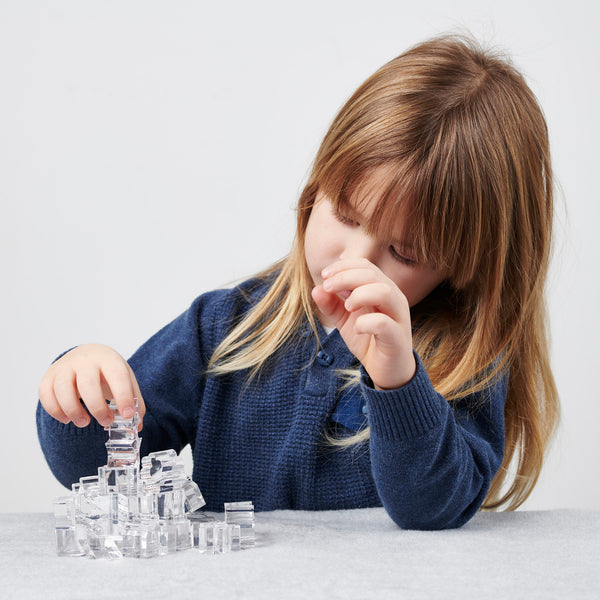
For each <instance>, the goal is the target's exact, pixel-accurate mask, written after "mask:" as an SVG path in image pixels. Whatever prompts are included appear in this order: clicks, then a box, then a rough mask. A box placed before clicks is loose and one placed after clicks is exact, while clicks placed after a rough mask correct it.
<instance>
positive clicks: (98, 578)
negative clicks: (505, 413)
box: [0, 509, 600, 600]
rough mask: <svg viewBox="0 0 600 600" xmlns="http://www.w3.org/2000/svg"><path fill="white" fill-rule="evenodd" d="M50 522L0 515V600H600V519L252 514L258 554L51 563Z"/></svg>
mask: <svg viewBox="0 0 600 600" xmlns="http://www.w3.org/2000/svg"><path fill="white" fill-rule="evenodd" d="M53 528H54V520H53V517H52V515H51V514H49V513H48V514H40V513H19V514H9V513H5V514H0V531H1V532H2V544H0V598H1V599H4V598H6V599H9V598H18V599H21V598H27V599H28V600H29V599H36V598H43V599H44V600H51V599H53V598H60V599H61V600H62V599H65V598H77V599H87V598H90V599H92V598H93V599H98V598H112V599H121V598H123V599H126V598H136V599H138V598H165V599H166V600H178V599H180V598H181V599H183V598H195V599H202V600H203V599H205V598H206V599H210V600H213V599H219V598H227V599H230V598H261V599H262V598H277V599H278V600H280V599H281V600H287V599H293V598H303V599H304V598H310V599H311V600H312V599H315V598H327V599H328V600H331V599H334V598H343V599H344V600H347V599H354V598H378V599H381V598H410V599H411V600H413V599H419V598H427V599H428V600H430V599H431V598H444V599H452V598H461V599H462V600H465V599H469V598H474V599H475V598H476V599H477V600H481V599H482V598H511V599H516V598H527V599H529V598H540V599H542V598H543V599H544V600H548V599H549V598H561V599H564V598H569V599H579V598H586V599H587V598H590V599H592V598H593V599H594V600H598V599H599V598H600V511H581V510H553V511H517V512H513V513H480V514H478V515H476V516H475V517H474V518H473V519H472V520H471V521H470V522H469V523H467V525H465V526H464V527H462V528H461V529H457V530H448V531H438V532H424V531H403V530H401V529H398V528H397V527H396V526H395V525H394V524H393V523H392V521H391V520H390V519H389V517H388V516H387V515H386V513H385V511H384V510H383V509H361V510H348V511H330V512H303V511H274V512H267V513H257V514H256V535H257V545H256V547H255V548H254V549H251V550H244V551H239V552H232V553H229V554H223V555H214V556H208V555H205V554H200V553H199V552H198V551H197V550H186V551H183V552H178V553H175V554H170V555H168V556H164V557H158V558H152V559H146V560H144V559H134V558H125V559H121V560H107V559H102V560H91V559H88V558H85V557H59V556H57V555H56V551H55V547H54V538H53Z"/></svg>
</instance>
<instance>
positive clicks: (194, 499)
mask: <svg viewBox="0 0 600 600" xmlns="http://www.w3.org/2000/svg"><path fill="white" fill-rule="evenodd" d="M183 492H184V494H185V505H186V508H187V509H188V510H189V511H194V510H198V509H199V508H202V507H203V506H204V505H205V504H206V502H205V501H204V498H203V497H202V493H201V492H200V488H199V487H198V485H197V484H196V482H194V481H192V480H191V479H188V480H187V481H186V482H185V483H184V484H183Z"/></svg>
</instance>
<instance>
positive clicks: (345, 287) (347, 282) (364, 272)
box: [323, 267, 393, 295]
mask: <svg viewBox="0 0 600 600" xmlns="http://www.w3.org/2000/svg"><path fill="white" fill-rule="evenodd" d="M378 281H385V280H384V279H383V276H382V275H381V274H379V273H378V272H376V271H374V270H373V269H370V268H366V267H365V268H353V269H345V270H343V271H338V272H336V273H334V274H332V275H330V276H329V277H327V278H325V279H324V280H323V289H325V291H327V292H329V293H331V294H341V295H343V294H344V292H346V291H350V292H352V291H353V290H354V289H355V288H357V287H359V286H362V285H368V284H370V283H377V282H378ZM392 285H393V284H392Z"/></svg>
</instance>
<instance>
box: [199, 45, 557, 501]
mask: <svg viewBox="0 0 600 600" xmlns="http://www.w3.org/2000/svg"><path fill="white" fill-rule="evenodd" d="M381 167H385V172H386V177H385V181H384V182H382V186H381V188H380V190H379V192H380V193H379V200H378V203H377V208H376V210H374V211H373V212H372V214H371V216H370V221H369V223H367V224H366V226H367V228H369V229H370V230H372V231H377V232H382V233H383V231H382V230H385V228H386V227H389V228H392V229H393V227H394V226H395V225H394V223H395V222H394V215H396V214H398V210H399V208H402V209H403V214H405V215H406V222H405V223H404V224H403V231H404V232H405V234H406V236H407V239H406V240H405V241H406V243H407V244H408V245H409V246H410V247H412V248H413V249H414V251H415V253H416V258H417V259H418V260H419V261H420V262H425V263H428V264H430V265H433V266H434V267H436V268H443V269H445V270H446V272H448V273H449V274H450V276H449V277H448V279H447V281H446V282H444V283H443V284H442V285H441V286H439V287H438V288H437V289H436V290H434V292H432V293H431V294H430V295H429V296H428V297H427V298H426V299H425V300H423V301H422V302H420V303H419V304H418V305H416V306H415V307H413V308H412V310H411V317H412V320H413V343H414V346H415V349H416V350H417V352H418V353H419V355H420V357H421V359H422V360H423V363H424V365H425V367H426V370H427V373H428V375H429V377H430V379H431V381H432V383H433V385H434V387H435V389H436V390H437V391H438V392H439V393H441V394H442V395H444V397H445V398H446V399H447V400H448V401H449V402H453V401H456V400H458V399H460V398H462V397H464V396H466V395H467V394H471V393H473V392H478V391H482V390H484V389H486V388H487V387H489V386H490V385H492V383H493V382H494V381H495V380H496V379H497V378H499V377H502V376H503V375H505V374H506V373H509V379H508V392H507V398H506V406H505V453H504V460H503V463H502V466H501V468H500V470H499V472H498V473H497V475H496V477H495V479H494V480H493V482H492V485H491V488H490V490H489V492H488V495H487V498H486V501H485V503H484V508H490V509H491V508H499V507H504V508H508V509H514V508H516V507H517V506H519V505H520V504H521V503H522V502H523V501H524V500H525V499H526V498H527V496H528V495H529V494H530V493H531V490H532V489H533V487H534V486H535V483H536V481H537V479H538V477H539V473H540V470H541V467H542V463H543V460H544V455H545V452H546V449H547V446H548V444H549V440H550V438H551V436H552V433H553V431H554V429H555V427H556V424H557V421H558V415H559V403H558V395H557V391H556V387H555V384H554V380H553V377H552V373H551V370H550V365H549V355H548V341H547V330H546V321H547V320H546V310H545V303H544V287H545V280H546V275H547V270H548V263H549V257H550V251H551V238H552V222H553V181H552V170H551V164H550V153H549V143H548V133H547V127H546V123H545V119H544V116H543V113H542V111H541V109H540V107H539V105H538V102H537V100H536V98H535V96H534V94H533V93H532V92H531V90H530V89H529V87H528V85H527V84H526V82H525V80H524V79H523V77H522V76H521V74H520V73H519V72H518V71H517V70H516V69H515V68H514V67H513V66H512V65H511V64H510V62H509V61H508V60H507V59H506V58H504V57H501V56H499V55H496V54H494V53H492V52H491V51H485V50H482V49H481V48H480V47H478V46H477V44H475V43H474V42H473V41H472V40H470V39H467V38H463V37H457V36H445V37H440V38H436V39H433V40H430V41H427V42H424V43H422V44H419V45H417V46H415V47H413V48H412V49H410V50H408V51H407V52H405V53H404V54H402V55H400V56H399V57H397V58H395V59H393V60H391V61H390V62H388V63H387V64H385V65H384V66H383V67H382V68H380V69H379V70H378V71H377V72H376V73H374V74H373V75H372V76H371V77H370V78H369V79H367V81H365V82H364V83H363V84H362V85H361V86H360V87H359V88H358V90H357V91H356V92H355V93H354V94H353V95H352V96H351V97H350V99H349V100H348V101H347V102H346V104H345V105H344V106H343V107H342V109H341V110H340V112H339V114H338V115H337V116H336V118H335V119H334V121H333V123H332V125H331V127H330V129H329V131H328V132H327V134H326V135H325V138H324V140H323V142H322V144H321V147H320V149H319V151H318V153H317V156H316V158H315V161H314V164H313V168H312V172H311V174H310V176H309V179H308V182H307V184H306V186H305V187H304V190H303V192H302V194H301V196H300V199H299V202H298V211H297V231H296V236H295V240H294V243H293V246H292V249H291V252H290V254H289V255H288V256H287V257H286V258H285V259H283V260H282V261H280V262H279V263H277V264H276V265H273V266H272V267H271V268H270V269H268V270H267V271H265V272H263V273H261V274H260V276H261V277H263V278H265V277H267V278H271V279H272V285H271V286H270V288H269V291H268V292H267V294H266V295H265V296H264V297H263V298H262V300H261V301H260V302H259V303H258V304H257V305H256V306H255V307H254V308H253V309H252V310H251V311H249V313H248V314H247V316H246V317H245V318H244V319H243V320H242V321H241V322H240V323H239V324H237V325H236V326H235V327H234V328H233V329H232V330H231V332H230V333H229V335H228V336H227V337H226V338H225V339H224V340H223V341H222V343H221V344H220V345H219V346H218V347H217V349H216V350H215V352H214V354H213V356H212V358H211V361H210V364H209V371H210V372H211V373H213V374H223V373H228V372H231V371H235V370H239V369H250V373H251V376H255V375H256V374H257V373H258V372H259V371H260V369H261V366H262V365H264V364H266V363H267V362H268V360H269V358H270V357H271V356H272V355H273V354H274V353H275V352H276V351H277V350H278V349H279V348H280V347H281V346H282V345H283V344H286V343H288V341H289V340H291V339H292V338H293V337H294V333H295V332H296V331H297V329H298V327H299V326H300V325H301V324H302V323H305V322H306V320H308V321H309V322H310V323H311V325H312V328H313V330H314V331H315V334H316V331H317V329H316V325H315V317H314V315H313V308H312V302H311V297H310V292H311V289H312V286H313V283H312V280H311V277H310V275H309V273H308V269H307V266H306V261H305V258H304V233H305V231H306V226H307V223H308V219H309V216H310V212H311V209H312V207H313V205H314V203H315V199H316V195H317V191H318V190H322V191H323V192H324V193H325V194H326V195H327V196H328V197H329V198H330V199H331V201H332V202H333V203H334V205H335V207H336V208H337V209H344V208H347V204H348V203H349V202H351V201H352V199H353V194H354V195H356V194H355V192H356V190H357V189H358V186H360V184H361V182H364V181H365V180H366V178H367V177H368V176H369V174H372V173H373V171H374V170H375V169H378V168H381ZM366 437H368V430H367V431H366V432H363V433H362V434H359V435H358V436H353V437H352V438H350V440H345V441H344V442H343V443H344V444H347V443H355V442H356V441H358V440H361V439H365V438H366Z"/></svg>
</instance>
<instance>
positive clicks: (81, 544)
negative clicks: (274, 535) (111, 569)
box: [53, 402, 254, 559]
mask: <svg viewBox="0 0 600 600" xmlns="http://www.w3.org/2000/svg"><path fill="white" fill-rule="evenodd" d="M110 408H111V410H113V411H114V412H115V416H114V421H113V423H112V424H111V425H110V426H109V427H107V428H106V430H107V431H108V440H107V442H106V450H107V464H106V465H104V466H102V467H100V468H99V469H98V473H97V475H91V476H89V477H82V478H81V479H80V480H79V481H78V482H77V483H75V484H73V486H72V493H71V495H70V496H64V497H61V498H57V499H56V500H55V502H54V507H53V508H54V514H55V540H56V548H57V553H58V554H59V555H61V556H81V555H87V556H88V557H89V558H108V559H114V558H121V557H123V556H128V557H135V558H151V557H154V556H160V555H164V554H168V553H172V552H179V551H182V550H187V549H188V548H191V547H196V548H198V549H199V550H200V551H201V552H205V553H226V552H230V551H231V550H235V549H239V548H241V547H249V546H250V545H251V544H250V539H252V542H253V539H254V538H253V533H254V508H253V506H252V503H251V502H246V503H229V505H227V507H226V515H228V519H229V520H230V521H232V522H230V523H226V522H222V521H219V522H218V521H216V520H215V519H214V517H212V516H210V515H206V514H204V513H203V512H202V511H200V510H199V509H200V508H202V507H203V506H204V505H205V501H204V498H203V497H202V493H201V492H200V489H199V488H198V486H197V485H196V483H195V482H194V481H192V479H191V478H190V477H189V476H187V475H186V474H185V470H184V465H183V459H181V458H180V457H179V456H178V455H177V453H176V452H175V450H172V449H171V450H165V451H161V452H154V453H152V454H150V455H148V456H146V457H144V458H143V459H142V461H141V464H140V461H139V448H140V441H141V439H140V438H139V437H138V432H137V426H138V425H139V422H140V421H139V417H138V416H137V415H135V417H133V418H132V419H123V418H122V417H121V416H120V415H119V414H118V412H117V411H116V404H115V403H114V402H111V403H110ZM233 521H236V522H235V523H234V522H233ZM250 534H252V536H251V535H250Z"/></svg>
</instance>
